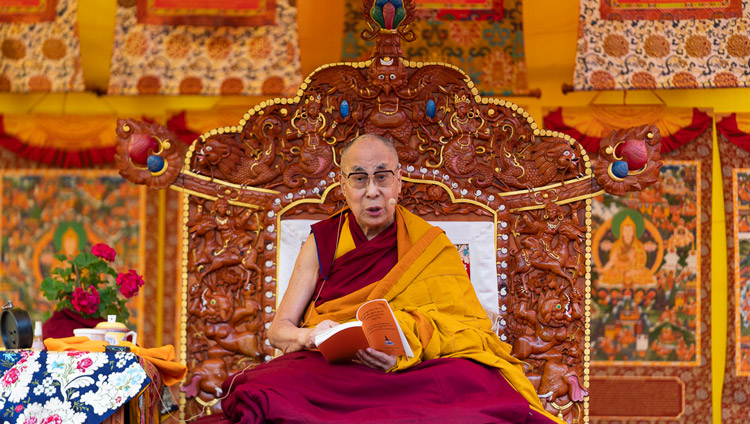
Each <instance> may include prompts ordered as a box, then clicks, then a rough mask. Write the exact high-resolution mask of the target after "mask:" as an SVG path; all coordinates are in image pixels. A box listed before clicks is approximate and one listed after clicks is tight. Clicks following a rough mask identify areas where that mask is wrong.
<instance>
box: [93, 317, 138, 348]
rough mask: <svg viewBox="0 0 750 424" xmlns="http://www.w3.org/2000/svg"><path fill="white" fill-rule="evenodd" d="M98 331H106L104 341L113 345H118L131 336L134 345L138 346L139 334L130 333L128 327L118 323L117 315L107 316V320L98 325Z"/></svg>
mask: <svg viewBox="0 0 750 424" xmlns="http://www.w3.org/2000/svg"><path fill="white" fill-rule="evenodd" d="M95 328H97V329H100V330H105V331H106V333H104V341H105V342H107V343H108V344H111V345H117V344H119V343H120V342H121V341H123V340H125V338H126V337H128V336H131V337H132V340H133V344H136V341H137V338H138V334H137V333H136V332H135V331H128V327H126V326H125V324H123V323H121V322H117V316H116V315H107V320H106V321H104V322H100V323H99V324H96V327H95Z"/></svg>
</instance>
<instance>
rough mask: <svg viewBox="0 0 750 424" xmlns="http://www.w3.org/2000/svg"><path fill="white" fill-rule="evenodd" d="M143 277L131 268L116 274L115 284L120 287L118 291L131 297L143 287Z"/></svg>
mask: <svg viewBox="0 0 750 424" xmlns="http://www.w3.org/2000/svg"><path fill="white" fill-rule="evenodd" d="M143 284H144V281H143V277H141V276H140V275H138V273H137V272H135V270H133V269H131V270H129V271H128V272H127V273H125V272H121V273H119V274H117V286H118V287H120V293H122V295H123V296H125V297H128V298H130V297H133V296H135V295H137V294H138V290H139V289H140V288H141V287H143Z"/></svg>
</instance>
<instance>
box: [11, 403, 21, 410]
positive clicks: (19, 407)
mask: <svg viewBox="0 0 750 424" xmlns="http://www.w3.org/2000/svg"><path fill="white" fill-rule="evenodd" d="M13 410H14V411H16V412H21V411H23V405H21V404H20V403H19V404H18V405H16V407H15V408H13Z"/></svg>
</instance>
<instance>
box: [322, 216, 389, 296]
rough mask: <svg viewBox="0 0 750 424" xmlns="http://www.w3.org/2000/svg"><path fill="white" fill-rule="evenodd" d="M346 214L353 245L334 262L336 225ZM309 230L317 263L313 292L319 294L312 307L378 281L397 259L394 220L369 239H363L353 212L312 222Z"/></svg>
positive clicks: (339, 225)
mask: <svg viewBox="0 0 750 424" xmlns="http://www.w3.org/2000/svg"><path fill="white" fill-rule="evenodd" d="M347 214H348V215H349V220H348V222H349V231H350V232H351V234H352V238H353V239H354V245H355V248H354V250H351V251H349V252H347V253H345V254H343V255H341V257H339V258H338V259H336V260H335V261H334V257H335V255H336V249H337V248H338V243H337V242H338V239H339V237H338V235H339V233H340V227H341V225H343V224H342V223H343V222H344V221H346V215H347ZM312 232H313V235H314V236H315V246H316V247H317V249H318V265H319V267H318V268H319V269H318V280H317V282H316V286H315V293H319V295H318V298H317V300H316V301H315V305H316V306H319V305H320V304H321V303H325V302H327V301H329V300H333V299H338V298H339V297H342V296H345V295H347V294H349V293H352V292H355V291H357V290H359V289H361V288H362V287H365V286H369V285H370V284H372V283H374V282H376V281H380V280H381V279H382V278H383V277H385V275H386V274H388V272H389V271H390V270H391V269H392V268H393V267H394V266H395V265H396V262H398V245H397V244H396V224H395V223H393V224H391V225H390V226H389V227H388V228H386V229H385V230H383V231H381V232H380V234H378V235H377V236H375V237H373V239H372V240H367V237H366V236H365V234H364V233H363V232H362V229H361V228H360V227H359V225H358V224H357V221H356V220H355V218H354V214H352V213H351V212H349V211H344V212H342V213H340V214H338V215H335V216H333V217H332V218H329V219H326V220H324V221H320V222H318V223H316V224H314V225H313V226H312Z"/></svg>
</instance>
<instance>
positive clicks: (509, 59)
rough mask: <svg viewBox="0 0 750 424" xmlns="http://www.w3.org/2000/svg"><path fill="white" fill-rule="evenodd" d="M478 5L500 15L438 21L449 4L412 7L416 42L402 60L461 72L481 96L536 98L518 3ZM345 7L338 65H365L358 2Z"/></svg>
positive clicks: (512, 0) (362, 22) (366, 44)
mask: <svg viewBox="0 0 750 424" xmlns="http://www.w3.org/2000/svg"><path fill="white" fill-rule="evenodd" d="M391 1H392V3H393V4H400V3H401V2H400V1H397V0H391ZM420 3H421V4H420ZM464 3H477V2H464ZM481 3H486V4H487V5H486V6H483V7H491V8H492V9H491V10H499V9H498V8H499V7H502V13H501V14H500V13H498V12H487V13H491V14H492V15H493V16H492V17H488V16H487V15H486V14H485V15H483V16H484V17H479V16H477V19H474V18H472V19H471V20H459V19H456V20H443V19H444V18H446V17H447V16H448V15H455V13H454V12H445V10H446V8H447V4H448V2H442V1H435V2H431V1H424V2H417V4H416V5H417V20H415V21H414V22H413V23H412V24H410V26H409V27H410V28H411V30H413V31H414V34H415V35H416V37H417V38H416V40H414V41H413V42H410V43H408V45H405V46H404V55H405V56H406V57H408V58H409V59H410V60H414V61H417V62H444V63H450V64H452V65H456V66H458V67H460V68H461V69H463V70H464V71H465V72H466V73H467V74H468V75H469V76H470V77H471V79H472V81H474V83H475V84H476V85H477V88H478V90H479V92H480V93H481V94H482V95H485V96H531V95H537V96H538V95H539V90H538V89H532V88H529V84H528V77H527V71H526V54H525V51H524V42H523V19H522V16H523V14H522V7H521V0H503V1H501V2H498V1H483V2H481ZM490 3H492V4H491V5H490ZM344 4H345V7H344V10H345V12H344V13H345V15H344V37H343V45H342V51H341V57H342V60H344V61H360V60H366V59H368V58H369V55H370V52H371V51H372V48H373V42H367V41H364V40H363V39H362V38H361V36H360V34H361V33H362V31H363V30H365V29H367V23H366V21H365V20H364V19H362V0H345V2H344ZM452 4H453V5H456V4H459V2H452ZM472 7H479V6H478V5H477V4H473V5H472ZM488 10H489V9H488ZM441 13H442V14H441ZM472 13H478V12H476V11H474V12H472ZM469 15H471V13H469ZM499 16H502V18H499Z"/></svg>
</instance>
